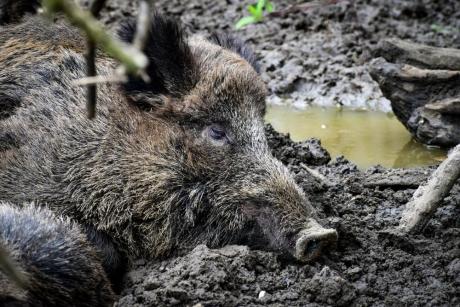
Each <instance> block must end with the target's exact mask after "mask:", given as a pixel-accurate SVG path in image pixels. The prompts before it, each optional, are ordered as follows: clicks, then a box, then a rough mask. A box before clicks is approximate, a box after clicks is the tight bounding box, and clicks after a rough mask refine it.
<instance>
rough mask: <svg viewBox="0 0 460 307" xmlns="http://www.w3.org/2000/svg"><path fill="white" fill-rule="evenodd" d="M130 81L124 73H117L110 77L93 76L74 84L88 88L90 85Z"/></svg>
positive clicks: (76, 81)
mask: <svg viewBox="0 0 460 307" xmlns="http://www.w3.org/2000/svg"><path fill="white" fill-rule="evenodd" d="M126 81H128V78H127V76H126V74H125V73H124V72H117V71H115V73H114V74H111V75H108V76H91V77H86V78H81V79H78V80H75V81H74V82H73V84H74V85H78V86H87V85H89V84H101V83H123V82H126Z"/></svg>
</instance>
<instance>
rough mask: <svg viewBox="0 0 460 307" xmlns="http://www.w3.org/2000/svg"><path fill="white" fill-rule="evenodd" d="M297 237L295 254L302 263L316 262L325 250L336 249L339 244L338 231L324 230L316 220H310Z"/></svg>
mask: <svg viewBox="0 0 460 307" xmlns="http://www.w3.org/2000/svg"><path fill="white" fill-rule="evenodd" d="M296 237H297V240H296V243H295V248H294V251H293V254H294V257H295V258H296V259H297V260H299V261H302V262H308V261H312V260H315V259H316V258H318V257H319V256H320V255H321V253H322V252H323V251H324V250H327V249H330V248H333V247H335V245H336V243H337V231H336V230H335V229H327V228H323V227H322V226H321V225H320V224H318V222H316V221H315V220H314V219H309V220H308V222H307V225H306V227H305V228H304V229H303V230H301V231H300V232H299V233H298V235H297V236H296Z"/></svg>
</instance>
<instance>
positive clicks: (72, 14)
mask: <svg viewBox="0 0 460 307" xmlns="http://www.w3.org/2000/svg"><path fill="white" fill-rule="evenodd" d="M43 7H44V8H45V9H46V11H47V12H48V13H57V12H63V13H64V14H65V15H66V16H67V17H68V18H69V20H70V21H71V22H72V23H73V24H74V25H75V26H77V27H78V28H80V29H82V30H83V31H84V32H85V33H86V35H87V36H88V38H89V39H90V40H92V41H93V42H96V43H97V44H99V45H100V46H101V48H102V49H103V50H104V51H105V52H107V54H108V55H110V56H111V57H113V58H114V59H116V60H118V61H119V62H120V63H122V65H123V67H124V68H125V71H126V72H127V73H129V74H133V75H139V74H141V72H142V71H144V70H145V68H146V67H147V64H148V59H147V57H146V56H145V55H144V54H143V53H142V52H141V51H139V50H137V49H136V48H134V47H133V46H130V45H128V44H125V43H123V42H121V41H120V40H118V39H115V38H114V37H112V36H111V35H110V34H108V32H107V31H106V30H105V29H104V28H103V27H102V26H101V25H100V23H99V22H98V21H97V20H96V19H95V18H94V17H93V16H91V13H90V12H87V11H84V10H82V9H81V8H80V7H79V6H78V5H76V4H75V3H74V2H73V1H71V0H43Z"/></svg>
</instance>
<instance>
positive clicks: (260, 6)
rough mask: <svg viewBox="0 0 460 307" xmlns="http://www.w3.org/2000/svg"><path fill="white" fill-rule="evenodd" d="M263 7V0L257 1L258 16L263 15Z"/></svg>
mask: <svg viewBox="0 0 460 307" xmlns="http://www.w3.org/2000/svg"><path fill="white" fill-rule="evenodd" d="M264 7H265V0H258V1H257V7H256V8H257V12H258V13H259V15H260V14H262V13H263V11H264Z"/></svg>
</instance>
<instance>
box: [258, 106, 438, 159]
mask: <svg viewBox="0 0 460 307" xmlns="http://www.w3.org/2000/svg"><path fill="white" fill-rule="evenodd" d="M266 120H267V121H268V122H270V123H272V124H273V126H274V127H275V128H276V129H277V130H279V131H282V132H289V133H290V134H291V137H292V139H294V140H296V141H300V140H304V139H306V138H310V137H317V138H319V139H321V142H322V144H323V146H324V147H325V148H326V149H327V150H328V151H329V152H330V153H331V155H332V156H333V157H336V156H338V155H344V156H345V157H347V158H348V159H349V160H351V161H353V162H354V163H356V164H358V166H360V167H361V168H366V167H369V166H371V165H375V164H381V165H383V166H386V167H414V166H421V165H433V164H437V163H439V162H440V161H442V160H443V159H444V158H445V154H446V153H445V151H443V150H441V149H438V148H428V147H426V146H424V145H422V144H419V143H417V142H415V141H414V140H413V139H412V138H411V135H410V134H409V132H408V131H407V130H406V129H405V128H404V127H403V125H402V124H401V123H400V122H399V121H398V120H397V119H396V118H395V117H394V116H393V115H391V114H385V113H381V112H372V111H353V110H346V109H334V108H326V109H324V108H318V107H311V108H308V109H306V110H297V109H294V108H290V107H284V106H269V108H268V112H267V116H266Z"/></svg>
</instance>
